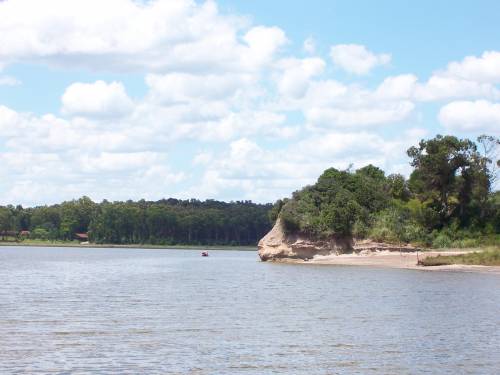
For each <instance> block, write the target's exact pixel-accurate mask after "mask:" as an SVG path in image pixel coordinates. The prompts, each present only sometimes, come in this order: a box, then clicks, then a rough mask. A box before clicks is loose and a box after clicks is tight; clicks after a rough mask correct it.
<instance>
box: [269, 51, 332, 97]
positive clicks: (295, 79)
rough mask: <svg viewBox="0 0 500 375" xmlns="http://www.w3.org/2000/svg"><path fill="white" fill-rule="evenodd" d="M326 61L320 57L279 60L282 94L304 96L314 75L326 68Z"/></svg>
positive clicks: (279, 83)
mask: <svg viewBox="0 0 500 375" xmlns="http://www.w3.org/2000/svg"><path fill="white" fill-rule="evenodd" d="M325 65H326V64H325V62H324V61H323V60H322V59H320V58H307V59H302V60H299V59H284V60H282V61H280V62H279V67H280V68H281V69H282V74H281V76H280V77H279V79H278V90H279V92H280V94H282V95H284V96H287V97H292V98H300V97H302V96H304V94H305V93H306V90H307V88H308V86H309V84H310V80H311V78H312V77H315V76H317V75H319V74H321V73H322V72H323V70H324V69H325Z"/></svg>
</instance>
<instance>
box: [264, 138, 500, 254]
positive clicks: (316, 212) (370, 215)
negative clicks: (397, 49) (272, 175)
mask: <svg viewBox="0 0 500 375" xmlns="http://www.w3.org/2000/svg"><path fill="white" fill-rule="evenodd" d="M499 145H500V141H499V140H498V139H497V138H494V137H490V136H481V137H479V138H478V140H477V142H472V141H470V140H468V139H458V138H456V137H454V136H441V135H438V136H436V137H435V138H433V139H430V140H422V141H421V142H420V143H419V145H418V146H416V147H411V148H410V149H408V151H407V154H408V156H409V157H410V159H411V162H410V164H411V166H412V167H413V171H412V173H411V175H410V177H409V179H408V180H407V179H405V178H404V176H402V175H400V174H392V175H389V176H386V175H385V173H384V172H383V171H382V170H381V169H379V168H377V167H375V166H373V165H368V166H366V167H363V168H360V169H357V170H355V171H353V170H352V169H351V168H349V169H347V170H337V169H334V168H330V169H327V170H326V171H324V172H323V174H322V175H321V176H320V177H319V179H318V181H317V182H316V183H315V184H314V185H312V186H307V187H305V188H303V189H302V190H300V191H297V192H295V193H294V194H293V196H292V198H291V199H284V200H279V201H278V202H276V203H275V205H274V207H273V209H272V210H271V217H272V218H273V219H275V218H276V217H277V216H278V215H280V216H281V218H282V220H283V223H284V226H285V229H286V230H287V231H288V232H302V233H306V234H309V235H311V236H315V237H317V238H324V237H328V236H335V235H354V236H355V237H358V238H365V237H370V238H373V239H375V240H379V241H387V242H412V243H417V244H419V245H426V246H433V247H450V246H452V247H471V246H478V245H487V244H498V243H499V240H500V235H499V233H500V192H498V191H496V192H494V191H492V190H493V189H492V186H493V184H494V182H495V179H496V176H497V168H498V167H499V161H498V153H497V151H498V147H499Z"/></svg>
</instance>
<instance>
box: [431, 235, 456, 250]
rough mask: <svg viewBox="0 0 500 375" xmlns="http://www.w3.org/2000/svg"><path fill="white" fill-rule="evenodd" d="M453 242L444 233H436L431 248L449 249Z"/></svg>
mask: <svg viewBox="0 0 500 375" xmlns="http://www.w3.org/2000/svg"><path fill="white" fill-rule="evenodd" d="M452 243H453V240H452V239H451V238H450V237H449V236H448V235H447V234H446V233H438V234H437V236H436V237H435V238H434V240H433V241H432V247H435V248H443V247H450V246H451V244H452Z"/></svg>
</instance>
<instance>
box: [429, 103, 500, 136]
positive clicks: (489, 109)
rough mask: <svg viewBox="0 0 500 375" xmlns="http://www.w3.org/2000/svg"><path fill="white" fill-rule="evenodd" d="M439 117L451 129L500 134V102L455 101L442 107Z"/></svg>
mask: <svg viewBox="0 0 500 375" xmlns="http://www.w3.org/2000/svg"><path fill="white" fill-rule="evenodd" d="M438 118H439V121H440V122H441V124H443V125H444V126H445V127H446V128H448V129H450V130H462V131H477V132H483V131H485V132H492V133H493V134H496V135H500V103H492V102H489V101H487V100H476V101H455V102H451V103H449V104H446V105H445V106H444V107H442V108H441V110H440V111H439V115H438Z"/></svg>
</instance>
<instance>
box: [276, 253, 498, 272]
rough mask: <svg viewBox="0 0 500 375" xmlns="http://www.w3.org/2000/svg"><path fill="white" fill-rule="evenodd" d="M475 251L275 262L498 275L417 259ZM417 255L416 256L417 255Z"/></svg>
mask: <svg viewBox="0 0 500 375" xmlns="http://www.w3.org/2000/svg"><path fill="white" fill-rule="evenodd" d="M474 251H477V250H461V251H453V250H451V251H425V252H421V251H419V252H402V253H399V252H390V251H380V252H371V253H369V254H341V255H324V256H321V255H317V256H315V257H314V258H312V259H309V260H307V261H304V260H302V259H291V258H286V259H285V258H283V259H279V260H276V262H279V263H293V264H304V265H308V264H311V265H325V266H326V265H334V266H367V267H380V268H395V269H408V270H418V271H448V272H453V271H455V272H481V273H489V274H498V275H500V266H480V265H467V264H451V265H443V266H420V265H417V256H418V259H420V260H422V259H424V258H426V257H429V256H438V255H460V254H466V253H470V252H474ZM417 254H418V255H417Z"/></svg>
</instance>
